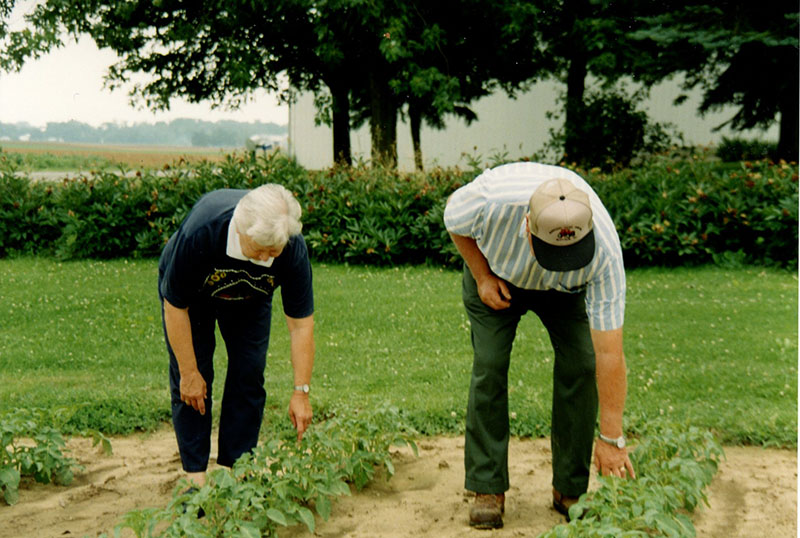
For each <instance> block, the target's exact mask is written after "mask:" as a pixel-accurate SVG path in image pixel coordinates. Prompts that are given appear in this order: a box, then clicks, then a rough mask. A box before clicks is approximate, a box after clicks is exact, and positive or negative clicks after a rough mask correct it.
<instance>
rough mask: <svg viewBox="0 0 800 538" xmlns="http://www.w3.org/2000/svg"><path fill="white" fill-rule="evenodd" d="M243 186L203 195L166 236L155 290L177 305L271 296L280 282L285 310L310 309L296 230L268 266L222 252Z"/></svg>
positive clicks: (300, 313) (306, 265)
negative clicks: (176, 229) (166, 239)
mask: <svg viewBox="0 0 800 538" xmlns="http://www.w3.org/2000/svg"><path fill="white" fill-rule="evenodd" d="M247 192H248V191H247V190H234V189H221V190H217V191H212V192H210V193H208V194H206V195H205V196H203V197H202V198H201V199H200V200H199V201H198V202H197V203H196V204H195V206H194V207H193V208H192V210H191V211H190V212H189V214H188V215H187V216H186V219H184V221H183V222H182V223H181V225H180V227H179V228H178V231H176V232H175V234H173V236H172V237H171V238H170V239H169V241H168V242H167V245H166V246H165V247H164V250H163V251H162V253H161V258H160V260H159V292H160V294H161V296H162V297H163V298H164V299H166V300H167V301H168V302H169V303H170V304H172V305H173V306H175V307H176V308H191V306H192V305H194V304H198V303H200V302H207V301H242V300H265V301H267V302H271V301H272V294H273V292H274V291H275V288H277V287H278V286H280V288H281V299H282V301H283V311H284V313H285V314H286V315H287V316H289V317H292V318H304V317H307V316H310V315H311V314H313V313H314V292H313V286H312V278H311V263H310V262H309V259H308V249H307V248H306V243H305V240H304V239H303V236H302V235H295V236H292V237H291V238H290V239H289V243H288V244H287V245H286V247H285V248H284V249H283V252H281V254H280V256H278V257H277V258H275V260H274V261H273V263H272V266H271V267H265V266H262V265H257V264H254V263H251V262H249V261H244V260H237V259H235V258H231V257H230V256H228V255H227V254H226V248H227V241H228V226H229V224H230V222H231V219H232V218H233V210H234V209H235V208H236V204H237V203H238V202H239V200H241V198H242V197H243V196H244V195H245V194H247Z"/></svg>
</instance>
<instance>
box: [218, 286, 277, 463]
mask: <svg viewBox="0 0 800 538" xmlns="http://www.w3.org/2000/svg"><path fill="white" fill-rule="evenodd" d="M270 318H271V305H270V304H269V303H267V302H264V301H261V302H259V301H246V302H242V303H239V302H237V303H236V304H233V305H230V306H229V307H227V306H226V307H225V308H221V309H219V310H218V320H219V328H220V333H221V334H222V338H223V339H224V340H225V347H226V348H227V350H228V371H227V374H226V375H225V390H224V393H223V395H222V404H221V411H220V418H219V455H218V457H217V462H218V463H219V464H220V465H225V466H228V467H231V466H233V464H234V462H236V460H237V459H239V457H240V456H241V455H242V454H244V453H245V452H249V451H250V450H252V449H253V448H255V446H256V444H258V433H259V430H260V429H261V421H262V419H263V415H264V403H265V402H266V396H267V393H266V391H265V390H264V368H265V367H266V360H267V348H268V346H269V330H270Z"/></svg>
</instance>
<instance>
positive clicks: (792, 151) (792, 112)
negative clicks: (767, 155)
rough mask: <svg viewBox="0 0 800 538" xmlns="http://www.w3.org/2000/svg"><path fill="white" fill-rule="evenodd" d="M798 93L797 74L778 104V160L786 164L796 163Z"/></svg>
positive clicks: (799, 113)
mask: <svg viewBox="0 0 800 538" xmlns="http://www.w3.org/2000/svg"><path fill="white" fill-rule="evenodd" d="M798 92H800V82H798V77H797V73H795V76H794V77H792V83H791V84H790V85H789V89H787V90H785V91H783V93H782V95H781V102H780V105H779V106H780V112H781V123H780V131H779V134H778V155H777V157H778V159H783V160H785V161H787V162H797V161H798V146H800V136H798V134H799V133H798V125H797V120H798V117H800V103H798V99H797V95H798Z"/></svg>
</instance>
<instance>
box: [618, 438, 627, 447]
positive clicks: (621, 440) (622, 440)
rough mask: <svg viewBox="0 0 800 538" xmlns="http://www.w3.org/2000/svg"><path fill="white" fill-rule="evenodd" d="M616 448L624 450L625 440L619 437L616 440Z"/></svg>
mask: <svg viewBox="0 0 800 538" xmlns="http://www.w3.org/2000/svg"><path fill="white" fill-rule="evenodd" d="M617 448H625V438H624V437H619V438H618V439H617Z"/></svg>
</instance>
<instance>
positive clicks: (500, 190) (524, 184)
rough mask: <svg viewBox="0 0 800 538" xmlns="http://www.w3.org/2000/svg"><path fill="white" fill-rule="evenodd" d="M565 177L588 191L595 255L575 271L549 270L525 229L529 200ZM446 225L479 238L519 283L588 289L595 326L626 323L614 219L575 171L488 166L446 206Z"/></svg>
mask: <svg viewBox="0 0 800 538" xmlns="http://www.w3.org/2000/svg"><path fill="white" fill-rule="evenodd" d="M554 178H565V179H568V180H570V181H571V182H572V183H573V184H574V185H575V186H576V187H578V188H579V189H581V190H583V191H585V192H586V193H587V194H588V195H589V201H590V204H591V206H592V215H593V219H592V222H593V229H594V234H595V245H596V246H595V255H594V258H593V259H592V261H591V262H590V263H589V265H587V266H586V267H583V268H581V269H578V270H576V271H563V272H561V271H548V270H547V269H544V268H543V267H541V266H540V265H539V264H538V263H537V262H536V258H534V256H533V253H532V252H531V249H530V245H529V244H528V237H527V235H526V232H525V215H526V214H527V212H528V202H529V200H530V197H531V194H533V191H534V190H536V188H537V187H538V186H539V185H540V184H542V183H544V182H545V181H547V180H549V179H554ZM444 224H445V227H446V228H447V231H449V232H451V233H453V234H456V235H461V236H465V237H471V238H472V239H475V241H476V242H477V245H478V248H479V249H480V250H481V252H482V253H483V255H484V256H485V257H486V260H487V261H488V262H489V267H490V268H491V269H492V271H493V272H494V273H495V274H496V275H497V276H499V277H500V278H502V279H504V280H507V281H508V282H510V283H511V284H513V285H515V286H517V287H518V288H523V289H531V290H549V289H552V290H558V291H563V292H568V293H576V292H578V291H580V290H582V289H583V288H584V287H585V289H586V311H587V314H588V316H589V326H590V327H591V328H592V329H596V330H600V331H607V330H612V329H618V328H619V327H622V324H623V321H624V316H625V268H624V267H623V263H622V248H621V247H620V243H619V236H618V235H617V231H616V228H615V227H614V222H613V221H612V220H611V216H610V215H609V214H608V211H607V210H606V208H605V207H604V206H603V203H602V202H601V201H600V198H599V197H598V196H597V194H596V193H595V192H594V191H593V190H592V188H591V187H590V186H589V184H588V183H586V181H585V180H584V179H583V178H582V177H580V176H579V175H578V174H576V173H575V172H572V171H570V170H567V169H566V168H561V167H559V166H551V165H545V164H539V163H529V162H521V163H513V164H506V165H503V166H498V167H497V168H493V169H491V170H487V171H485V172H484V173H482V174H481V175H480V176H478V177H477V178H475V180H474V181H472V182H471V183H469V184H467V185H464V186H463V187H461V188H460V189H458V190H456V191H455V192H454V193H453V195H452V196H451V198H450V200H449V201H448V202H447V207H446V208H445V212H444Z"/></svg>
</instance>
